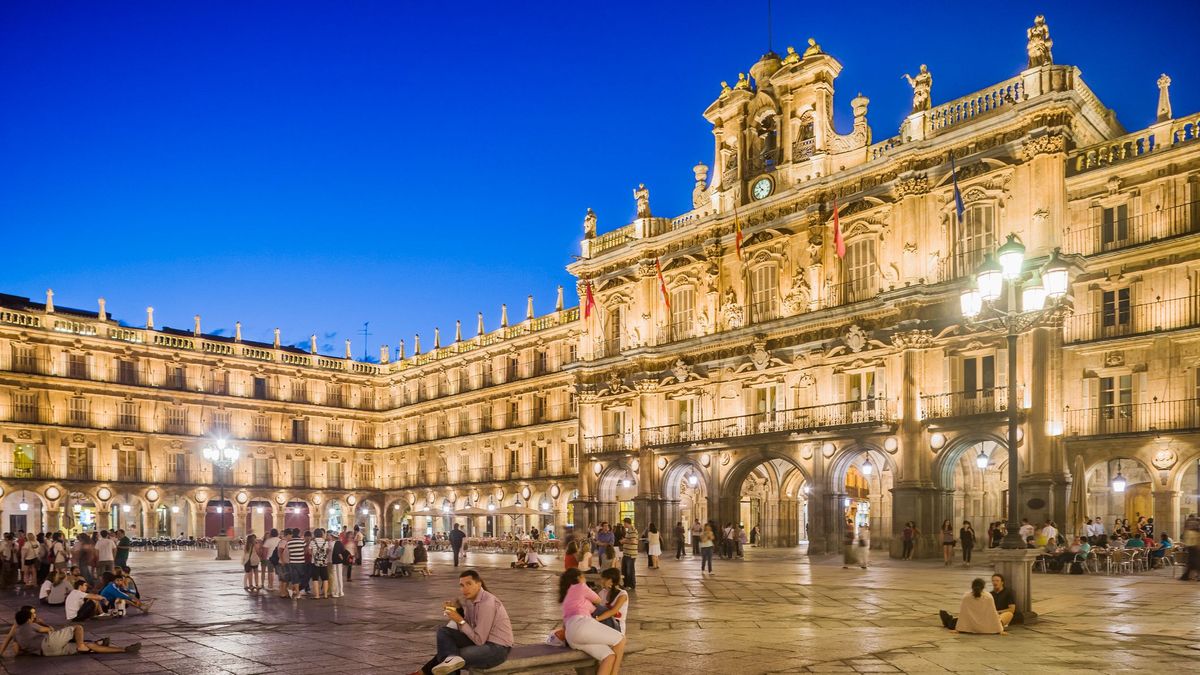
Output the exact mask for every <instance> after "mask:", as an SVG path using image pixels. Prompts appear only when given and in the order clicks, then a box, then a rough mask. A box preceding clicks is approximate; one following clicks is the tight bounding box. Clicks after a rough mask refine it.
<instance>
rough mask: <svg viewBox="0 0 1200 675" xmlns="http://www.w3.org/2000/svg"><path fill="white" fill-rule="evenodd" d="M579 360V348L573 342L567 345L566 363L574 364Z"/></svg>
mask: <svg viewBox="0 0 1200 675" xmlns="http://www.w3.org/2000/svg"><path fill="white" fill-rule="evenodd" d="M578 360H579V346H578V345H577V344H575V343H574V342H572V343H570V344H568V345H567V363H574V362H576V361H578Z"/></svg>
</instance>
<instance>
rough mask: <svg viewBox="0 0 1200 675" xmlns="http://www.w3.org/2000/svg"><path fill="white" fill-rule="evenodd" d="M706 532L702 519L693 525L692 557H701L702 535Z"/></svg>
mask: <svg viewBox="0 0 1200 675" xmlns="http://www.w3.org/2000/svg"><path fill="white" fill-rule="evenodd" d="M703 532H704V526H703V525H701V524H700V519H699V518H697V519H696V522H694V523H692V555H700V534H701V533H703Z"/></svg>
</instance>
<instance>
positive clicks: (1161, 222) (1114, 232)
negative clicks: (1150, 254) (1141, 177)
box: [1062, 201, 1200, 255]
mask: <svg viewBox="0 0 1200 675" xmlns="http://www.w3.org/2000/svg"><path fill="white" fill-rule="evenodd" d="M1197 232H1200V201H1193V202H1185V203H1183V204H1176V205H1175V206H1170V207H1167V208H1165V209H1158V210H1157V211H1151V212H1149V213H1142V214H1140V215H1136V216H1133V217H1128V218H1124V219H1120V220H1114V221H1113V222H1111V223H1107V224H1103V223H1102V224H1100V225H1094V226H1091V227H1080V228H1071V229H1069V230H1068V231H1067V232H1066V233H1065V234H1064V235H1063V247H1062V248H1063V251H1064V252H1066V253H1079V254H1081V255H1093V254H1096V253H1106V252H1108V251H1118V250H1121V249H1124V248H1129V247H1131V246H1138V245H1140V244H1145V243H1149V242H1153V241H1162V240H1164V239H1171V238H1172V237H1181V236H1183V235H1187V234H1195V233H1197Z"/></svg>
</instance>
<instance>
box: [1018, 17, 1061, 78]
mask: <svg viewBox="0 0 1200 675" xmlns="http://www.w3.org/2000/svg"><path fill="white" fill-rule="evenodd" d="M1025 34H1026V35H1027V36H1028V37H1029V43H1028V44H1027V45H1026V46H1025V51H1026V52H1028V53H1029V67H1030V68H1036V67H1038V66H1049V65H1052V64H1053V63H1054V57H1053V56H1052V55H1051V54H1050V48H1051V47H1053V46H1054V40H1051V39H1050V27H1049V26H1047V25H1046V17H1044V16H1042V15H1041V14H1038V15H1037V16H1036V17H1035V18H1034V19H1033V27H1032V28H1030V29H1028V30H1026V31H1025Z"/></svg>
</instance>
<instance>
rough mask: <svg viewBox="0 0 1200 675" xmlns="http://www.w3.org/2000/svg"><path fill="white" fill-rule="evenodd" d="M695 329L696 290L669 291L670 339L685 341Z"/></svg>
mask: <svg viewBox="0 0 1200 675" xmlns="http://www.w3.org/2000/svg"><path fill="white" fill-rule="evenodd" d="M695 328H696V290H695V289H693V288H690V287H689V288H677V289H675V290H673V291H671V339H672V340H686V339H688V338H690V337H692V333H693V331H694V330H695Z"/></svg>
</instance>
